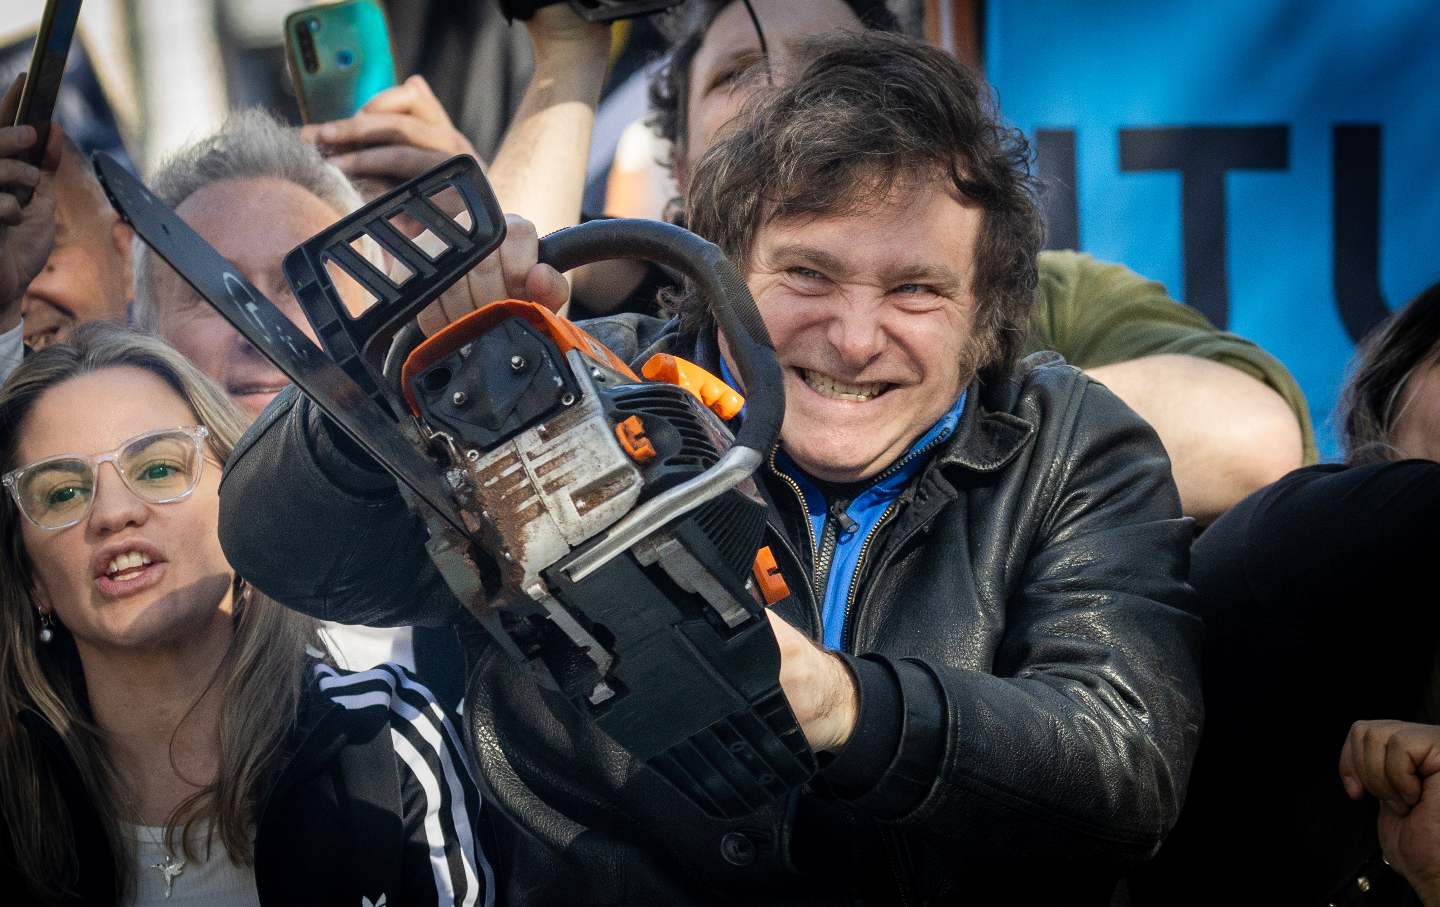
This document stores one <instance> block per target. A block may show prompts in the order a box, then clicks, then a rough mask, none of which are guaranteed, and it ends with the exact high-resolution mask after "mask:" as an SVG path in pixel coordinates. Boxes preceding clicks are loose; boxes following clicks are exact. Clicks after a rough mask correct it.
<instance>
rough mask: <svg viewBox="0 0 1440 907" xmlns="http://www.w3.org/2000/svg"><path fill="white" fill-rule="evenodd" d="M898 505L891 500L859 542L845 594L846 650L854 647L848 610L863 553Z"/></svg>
mask: <svg viewBox="0 0 1440 907" xmlns="http://www.w3.org/2000/svg"><path fill="white" fill-rule="evenodd" d="M899 507H900V499H899V498H896V499H895V500H893V501H891V502H890V506H888V507H886V508H885V512H884V513H881V514H880V519H878V520H876V521H875V525H874V526H872V527H870V532H869V534H867V535H866V536H865V541H864V542H862V543H861V544H860V556H859V557H857V558H856V559H855V572H854V573H852V574H850V589H849V591H848V592H846V594H845V617H844V624H843V626H844V627H845V633H844V638H843V639H842V640H841V644H842V646H843V647H844V649H845V651H847V652H850V651H853V649H854V643H855V625H854V624H853V623H852V622H851V620H850V612H851V611H852V610H853V609H854V607H855V592H856V590H857V589H858V588H859V586H860V571H861V570H862V569H863V568H864V566H865V555H867V554H869V553H870V543H871V542H873V541H875V536H877V535H879V534H880V527H882V526H884V525H885V524H886V523H888V522H889V521H890V517H891V516H892V515H893V514H894V513H895V511H896V510H898V509H899Z"/></svg>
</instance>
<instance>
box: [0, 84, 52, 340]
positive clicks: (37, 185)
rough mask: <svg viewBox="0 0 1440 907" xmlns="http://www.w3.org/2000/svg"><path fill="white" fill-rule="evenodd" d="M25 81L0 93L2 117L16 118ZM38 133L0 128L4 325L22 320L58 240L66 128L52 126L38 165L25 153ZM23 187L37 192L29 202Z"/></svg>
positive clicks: (0, 305)
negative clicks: (58, 180) (24, 302)
mask: <svg viewBox="0 0 1440 907" xmlns="http://www.w3.org/2000/svg"><path fill="white" fill-rule="evenodd" d="M24 84H25V76H24V75H23V74H22V75H20V76H17V77H16V78H15V81H14V82H12V83H11V84H10V89H9V90H8V91H6V92H5V96H4V98H3V99H0V123H11V122H14V120H15V110H16V108H17V107H18V106H19V104H20V90H21V88H22V87H24ZM36 139H37V136H36V134H35V128H34V127H33V126H6V127H3V128H0V331H5V330H10V329H11V328H13V327H14V326H15V324H16V323H17V322H18V319H19V315H20V298H21V297H22V296H23V295H24V294H25V288H26V287H28V286H29V285H30V281H32V280H34V279H35V277H36V276H37V275H38V274H39V273H40V270H41V269H42V268H44V267H45V260H46V259H47V258H49V257H50V250H51V248H52V247H53V246H54V245H55V185H54V179H53V175H54V173H55V169H56V168H57V167H59V166H60V130H59V128H58V127H54V126H52V127H51V129H50V139H49V141H48V142H47V144H46V147H45V153H44V155H43V157H42V159H41V163H40V166H38V167H36V166H34V165H32V164H28V163H26V162H25V161H24V160H23V159H22V155H24V154H25V152H28V151H30V150H31V149H32V148H34V146H35V142H36ZM21 189H24V190H25V191H28V192H30V193H32V194H31V196H30V200H29V201H28V202H26V203H25V204H21V202H20V199H19V197H17V192H18V191H19V190H21Z"/></svg>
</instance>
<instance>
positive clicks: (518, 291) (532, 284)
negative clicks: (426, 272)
mask: <svg viewBox="0 0 1440 907" xmlns="http://www.w3.org/2000/svg"><path fill="white" fill-rule="evenodd" d="M539 259H540V238H539V236H537V235H536V233H535V225H534V224H532V223H530V221H528V220H526V219H525V218H523V217H520V216H519V215H515V214H507V215H505V241H504V242H503V243H501V245H500V248H498V249H496V250H495V251H494V252H492V253H490V255H488V256H487V257H486V258H485V259H484V260H483V261H481V262H480V263H479V264H478V265H476V266H475V267H474V268H472V269H471V270H470V273H468V274H466V275H465V278H464V279H463V280H460V281H457V282H456V284H455V285H454V286H452V287H451V288H450V289H448V290H446V291H445V292H444V293H443V294H442V295H441V296H440V298H439V299H437V300H436V301H435V302H434V303H433V304H431V305H430V306H429V307H428V308H426V309H425V311H423V312H421V313H420V316H419V318H418V319H417V320H418V321H419V322H420V329H421V330H423V331H424V332H425V333H426V334H427V335H429V334H433V333H435V332H436V331H438V330H440V329H441V328H443V327H445V325H447V324H450V323H451V322H452V321H456V320H457V319H459V318H462V317H464V316H465V315H468V314H469V313H470V312H472V311H475V310H476V309H480V308H483V307H485V306H487V305H489V304H490V303H492V302H495V301H497V300H501V299H522V300H526V301H529V302H535V303H539V304H540V305H543V306H544V307H545V308H547V309H549V310H550V311H552V312H558V311H559V310H560V308H561V306H563V305H565V303H566V302H568V301H569V300H570V285H569V284H568V283H567V282H566V281H565V278H564V277H563V276H562V275H561V274H560V272H559V271H557V270H555V269H554V268H552V267H550V266H549V265H542V264H539Z"/></svg>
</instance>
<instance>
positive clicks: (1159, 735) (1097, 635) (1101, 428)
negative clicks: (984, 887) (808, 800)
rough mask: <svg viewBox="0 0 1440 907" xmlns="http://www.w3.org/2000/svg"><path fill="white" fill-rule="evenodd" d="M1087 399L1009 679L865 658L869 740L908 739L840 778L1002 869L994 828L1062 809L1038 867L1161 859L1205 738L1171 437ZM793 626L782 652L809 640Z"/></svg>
mask: <svg viewBox="0 0 1440 907" xmlns="http://www.w3.org/2000/svg"><path fill="white" fill-rule="evenodd" d="M1076 393H1078V394H1080V395H1082V397H1081V400H1080V401H1079V403H1078V410H1079V414H1078V416H1077V417H1076V418H1075V419H1074V420H1073V422H1072V423H1071V428H1070V429H1068V431H1070V433H1071V436H1070V437H1069V438H1060V439H1058V440H1057V441H1056V442H1054V443H1055V444H1056V449H1062V450H1071V451H1074V452H1075V453H1074V455H1073V456H1072V457H1068V458H1067V462H1069V463H1071V464H1073V465H1072V467H1071V468H1070V469H1068V470H1065V471H1064V474H1061V475H1052V476H1049V477H1047V479H1046V480H1045V481H1046V483H1047V484H1046V485H1045V486H1043V487H1039V488H1036V489H1035V493H1036V494H1042V495H1046V496H1047V497H1049V498H1050V499H1051V500H1052V502H1053V503H1052V504H1051V506H1050V507H1049V508H1048V513H1047V514H1046V518H1045V520H1044V522H1043V524H1041V525H1035V526H1030V527H1025V528H1027V529H1028V530H1030V531H1032V532H1033V533H1034V536H1033V538H1034V541H1033V542H1032V545H1031V551H1032V552H1034V556H1033V557H1032V558H1031V559H1030V560H1029V561H1028V562H1027V563H1026V564H1024V565H1023V570H1024V573H1023V575H1021V576H1018V577H1017V578H1016V582H1015V584H1014V587H1013V591H1009V592H1008V594H1007V593H1005V592H1001V593H998V594H1001V595H1003V596H1004V598H1005V601H1006V631H1005V637H1004V641H1003V642H1002V644H1001V647H1000V650H999V651H998V652H997V653H996V655H995V671H994V674H993V675H992V674H987V673H983V672H979V671H972V670H964V669H960V668H955V667H951V666H947V665H942V664H934V663H931V662H928V661H925V660H921V659H917V658H893V657H886V656H882V655H879V654H875V653H871V654H863V655H862V656H861V657H860V658H858V659H854V660H852V661H851V664H852V669H853V670H854V673H855V676H856V678H857V681H858V688H859V692H858V699H859V717H858V720H856V721H855V722H854V727H855V732H854V733H855V734H856V735H860V734H865V733H872V734H873V733H876V731H877V727H876V725H885V724H887V723H888V724H892V725H893V729H892V730H890V731H888V732H884V731H881V732H880V733H882V734H888V735H889V736H890V739H891V740H893V744H888V745H887V749H888V750H889V752H887V753H885V754H884V755H885V758H882V759H879V760H869V761H870V762H871V764H872V768H871V769H869V770H868V775H867V770H866V769H863V768H860V769H859V770H858V771H857V770H856V768H857V767H856V763H855V762H854V761H851V764H850V765H849V766H847V767H846V768H844V769H841V768H840V766H841V763H842V762H845V761H847V758H846V757H847V753H846V750H845V749H842V750H841V751H840V753H839V755H838V756H837V758H836V761H835V763H833V764H832V765H831V767H830V769H829V770H828V771H827V773H826V774H827V776H828V777H827V780H828V781H829V782H830V783H831V785H832V786H833V788H834V789H835V791H836V792H837V794H838V795H839V796H840V798H841V799H842V800H845V801H847V802H849V804H850V805H851V806H853V807H854V808H856V809H860V810H864V811H867V812H870V813H872V814H874V815H875V816H876V817H877V818H879V819H881V820H883V821H885V822H887V823H894V824H895V825H896V827H898V828H900V829H903V830H906V831H918V832H922V833H927V834H934V835H942V836H953V837H954V838H956V845H955V846H957V847H962V848H965V849H966V852H971V853H973V852H980V853H986V854H989V853H991V852H993V853H994V855H995V859H996V860H998V861H1000V862H1004V861H1005V860H1006V859H1007V849H1008V848H1010V847H1012V846H1022V845H1020V844H1019V842H1014V841H1006V840H997V839H994V838H991V837H987V835H988V834H989V830H994V829H1000V828H1015V827H1023V826H1024V824H1025V823H1026V822H1027V821H1029V820H1027V819H1026V817H1035V816H1046V817H1048V818H1047V833H1046V834H1044V835H1030V836H1027V838H1026V840H1025V842H1024V844H1023V847H1024V848H1025V854H1026V859H1033V860H1035V861H1036V862H1037V863H1044V864H1049V865H1055V866H1061V865H1078V866H1086V867H1087V868H1088V870H1093V869H1094V868H1095V867H1097V866H1100V865H1115V864H1124V863H1138V862H1140V861H1142V860H1144V859H1146V858H1147V857H1149V856H1151V855H1152V854H1153V853H1154V851H1155V850H1156V849H1157V848H1158V847H1159V846H1160V843H1161V841H1162V840H1163V838H1164V836H1165V834H1166V833H1167V832H1168V831H1169V829H1170V827H1171V826H1172V825H1173V824H1174V822H1175V820H1176V818H1177V816H1178V813H1179V810H1180V805H1181V801H1182V799H1183V795H1184V790H1185V786H1186V781H1187V778H1188V774H1189V766H1190V762H1191V759H1192V758H1193V755H1194V752H1195V749H1196V747H1197V745H1198V742H1199V734H1200V722H1201V708H1200V702H1199V697H1198V695H1197V694H1196V693H1195V692H1194V691H1196V690H1198V688H1199V676H1198V675H1199V666H1198V658H1197V654H1196V653H1197V652H1198V645H1199V634H1200V624H1199V622H1198V621H1196V620H1195V619H1194V618H1193V616H1191V615H1190V614H1189V613H1187V612H1186V610H1184V609H1186V608H1188V607H1189V606H1190V603H1191V594H1190V589H1189V587H1188V586H1187V585H1186V582H1185V576H1186V573H1187V570H1188V566H1189V565H1188V558H1187V557H1186V551H1187V545H1186V541H1185V540H1186V537H1187V536H1188V533H1189V528H1188V526H1187V524H1186V522H1185V521H1184V520H1182V519H1180V518H1179V504H1178V500H1177V498H1176V494H1175V490H1174V486H1173V484H1172V482H1171V478H1170V474H1169V470H1168V467H1167V464H1166V460H1165V455H1164V452H1163V450H1162V449H1161V447H1160V444H1159V442H1158V440H1157V439H1156V437H1155V434H1154V432H1153V431H1151V429H1150V428H1149V427H1148V426H1146V425H1145V424H1144V423H1143V422H1142V421H1141V420H1140V419H1138V418H1136V416H1135V415H1134V414H1133V413H1131V412H1130V411H1128V410H1127V409H1126V408H1125V406H1124V405H1123V404H1122V403H1121V401H1119V400H1118V399H1117V398H1116V397H1115V395H1113V394H1112V393H1110V392H1109V391H1107V390H1106V389H1105V388H1103V387H1101V386H1100V385H1098V384H1094V383H1091V382H1088V381H1083V380H1082V382H1080V389H1079V390H1077V392H1076ZM1060 421H1062V420H1060V419H1058V418H1057V419H1054V420H1050V421H1049V422H1048V423H1042V424H1048V425H1051V426H1053V424H1054V423H1056V422H1060ZM1044 430H1051V431H1054V430H1057V429H1055V428H1053V427H1051V428H1042V431H1044ZM1037 443H1038V442H1037ZM777 635H778V636H779V638H780V639H781V642H782V647H783V646H784V645H785V644H786V637H787V636H790V635H798V634H777ZM800 643H801V644H804V643H808V641H806V640H803V639H801V640H800ZM795 644H796V643H794V642H792V643H791V645H792V647H793V645H795ZM782 651H784V649H783V648H782ZM783 677H784V675H783V674H782V679H783ZM786 693H787V696H789V697H790V698H791V700H792V702H794V701H795V700H796V698H797V696H796V694H795V693H794V692H792V690H791V688H790V686H788V685H787V687H786ZM797 711H806V712H817V711H823V709H818V710H815V709H808V708H805V707H801V708H800V709H798V710H797ZM902 716H903V717H902ZM867 724H868V725H870V726H868V727H867ZM808 731H809V729H808V728H807V732H808ZM852 739H853V738H852ZM871 745H872V746H873V745H874V744H873V743H872V744H871ZM1017 818H1018V819H1019V824H1018V825H1017ZM977 849H978V850H977ZM1009 857H1011V858H1013V854H1010V855H1009Z"/></svg>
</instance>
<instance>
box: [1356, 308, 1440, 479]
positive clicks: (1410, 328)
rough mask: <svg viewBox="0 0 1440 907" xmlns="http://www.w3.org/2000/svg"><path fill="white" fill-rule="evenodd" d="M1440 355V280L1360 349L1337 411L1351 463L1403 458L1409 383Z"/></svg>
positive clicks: (1396, 315) (1384, 324)
mask: <svg viewBox="0 0 1440 907" xmlns="http://www.w3.org/2000/svg"><path fill="white" fill-rule="evenodd" d="M1437 360H1440V283H1437V284H1433V285H1432V286H1430V287H1429V288H1428V289H1426V290H1423V291H1422V292H1421V293H1420V295H1419V296H1416V297H1415V298H1414V299H1412V300H1411V301H1410V302H1409V303H1408V304H1407V305H1406V306H1405V308H1403V309H1401V310H1400V311H1398V312H1396V313H1395V314H1394V315H1391V316H1390V318H1388V319H1387V320H1385V321H1384V322H1381V324H1380V325H1379V326H1378V327H1376V328H1375V329H1374V330H1373V331H1371V332H1370V333H1369V334H1368V335H1366V337H1365V339H1364V340H1363V341H1361V342H1360V346H1359V347H1358V348H1357V349H1356V351H1355V358H1354V359H1353V360H1352V363H1353V364H1352V365H1351V371H1350V380H1348V381H1346V382H1345V388H1344V390H1343V391H1341V393H1340V404H1339V406H1338V407H1337V413H1336V415H1337V421H1338V422H1339V423H1340V442H1341V446H1342V447H1343V448H1344V449H1345V462H1346V463H1349V464H1351V465H1352V466H1359V465H1363V464H1366V463H1383V462H1385V461H1387V460H1399V459H1401V457H1402V454H1401V453H1400V451H1399V450H1397V449H1396V447H1395V445H1394V437H1393V436H1394V433H1395V423H1396V422H1397V421H1399V419H1400V414H1401V413H1402V412H1404V409H1405V403H1406V399H1405V397H1406V394H1405V388H1406V387H1407V386H1409V384H1410V379H1411V378H1412V377H1413V376H1414V375H1415V373H1416V372H1417V371H1419V370H1420V369H1421V368H1422V367H1423V366H1425V365H1426V364H1427V363H1431V362H1435V361H1437Z"/></svg>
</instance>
